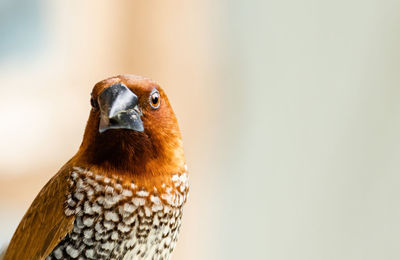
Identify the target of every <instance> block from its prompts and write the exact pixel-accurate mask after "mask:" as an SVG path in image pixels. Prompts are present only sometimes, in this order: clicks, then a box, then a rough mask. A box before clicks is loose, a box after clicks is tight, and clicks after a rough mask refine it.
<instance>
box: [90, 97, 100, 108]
mask: <svg viewBox="0 0 400 260" xmlns="http://www.w3.org/2000/svg"><path fill="white" fill-rule="evenodd" d="M90 104H91V105H92V107H93V108H94V109H97V107H98V105H97V102H96V100H94V98H91V99H90Z"/></svg>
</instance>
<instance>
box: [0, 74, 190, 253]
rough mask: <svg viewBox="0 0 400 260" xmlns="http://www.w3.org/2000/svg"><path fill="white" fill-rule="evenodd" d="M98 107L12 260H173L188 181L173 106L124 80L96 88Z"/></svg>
mask: <svg viewBox="0 0 400 260" xmlns="http://www.w3.org/2000/svg"><path fill="white" fill-rule="evenodd" d="M132 93H134V94H132ZM154 93H156V94H154ZM136 95H137V96H136ZM93 99H94V100H93ZM155 101H157V102H155ZM148 102H150V105H149V104H148ZM92 106H93V108H92V111H91V114H90V117H89V121H88V124H87V127H86V131H85V135H84V139H83V142H82V145H81V147H80V149H79V151H78V153H77V154H76V155H75V156H74V157H73V158H72V159H71V160H70V161H69V162H67V164H66V165H65V166H64V167H62V168H61V170H60V171H59V172H58V173H57V174H56V175H55V176H54V177H53V178H52V179H51V180H50V181H49V182H48V183H47V185H46V186H45V187H44V188H43V189H42V191H41V192H40V193H39V195H38V196H37V197H36V199H35V200H34V202H33V203H32V205H31V207H30V208H29V209H28V212H27V213H26V214H25V216H24V218H23V219H22V221H21V223H20V225H19V226H18V228H17V230H16V232H15V234H14V236H13V238H12V240H11V242H10V245H9V247H8V249H7V251H6V254H5V258H4V259H5V260H9V259H17V260H18V259H136V260H147V259H148V260H150V259H154V260H156V259H159V260H161V259H164V260H166V259H169V257H170V255H171V252H172V251H173V249H174V246H175V243H176V241H177V236H178V232H179V228H180V225H181V217H182V206H183V204H184V203H185V202H186V197H187V192H188V176H187V168H186V165H185V159H184V155H183V148H182V142H181V137H180V133H179V129H178V126H177V122H176V118H175V115H174V113H173V111H172V109H171V108H170V105H169V102H168V99H167V98H166V96H165V94H164V93H163V91H162V90H161V88H159V87H158V85H156V84H155V83H154V82H152V81H150V80H147V79H143V78H140V77H136V76H118V77H114V78H110V79H107V80H105V81H102V82H100V83H98V84H97V85H96V86H95V88H94V90H93V92H92ZM115 111H116V112H115ZM113 113H114V114H113ZM111 114H113V115H112V116H111ZM126 115H128V116H126ZM115 118H116V119H115Z"/></svg>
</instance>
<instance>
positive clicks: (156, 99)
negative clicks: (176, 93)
mask: <svg viewBox="0 0 400 260" xmlns="http://www.w3.org/2000/svg"><path fill="white" fill-rule="evenodd" d="M149 103H150V105H151V107H152V108H154V109H157V108H159V107H160V93H159V92H158V91H157V90H156V89H155V90H153V92H151V94H150V100H149Z"/></svg>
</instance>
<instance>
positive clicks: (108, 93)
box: [76, 75, 185, 175]
mask: <svg viewBox="0 0 400 260" xmlns="http://www.w3.org/2000/svg"><path fill="white" fill-rule="evenodd" d="M91 106H92V108H91V111H90V116H89V120H88V123H87V126H86V130H85V134H84V138H83V142H82V145H81V147H80V150H79V152H78V154H77V156H76V157H77V158H79V162H80V163H83V164H85V165H86V167H88V168H100V169H101V170H105V171H109V172H113V171H114V172H115V171H118V172H125V173H126V174H133V175H140V174H142V173H143V172H145V173H146V174H153V175H157V174H163V172H174V171H177V170H178V169H181V168H183V167H184V163H185V159H184V155H183V147H182V140H181V135H180V131H179V127H178V123H177V119H176V117H175V114H174V112H173V110H172V107H171V105H170V103H169V101H168V98H167V96H166V94H165V92H164V91H163V90H162V89H161V87H160V86H159V85H158V84H157V83H155V82H154V81H152V80H150V79H146V78H142V77H138V76H133V75H120V76H116V77H112V78H109V79H106V80H103V81H100V82H99V83H97V84H96V85H95V86H94V88H93V91H92V94H91Z"/></svg>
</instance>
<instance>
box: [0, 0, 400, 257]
mask: <svg viewBox="0 0 400 260" xmlns="http://www.w3.org/2000/svg"><path fill="white" fill-rule="evenodd" d="M399 23H400V1H398V0H367V1H365V0H337V1H325V0H322V1H320V0H303V1H296V0H279V1H278V0H267V1H255V0H250V1H227V0H220V1H211V0H203V1H177V0H172V1H154V0H146V1H141V0H139V1H128V0H127V1H105V0H96V1H76V0H70V1H50V0H1V1H0V35H1V40H0V82H1V84H0V93H1V94H0V97H1V101H0V111H1V121H2V122H1V124H0V147H1V149H0V244H1V245H5V244H6V243H7V241H8V240H9V239H10V238H11V236H12V234H13V232H14V230H15V228H16V226H17V224H18V223H19V221H20V219H21V217H22V216H23V214H24V212H25V211H26V210H27V208H28V207H29V205H30V203H31V202H32V201H33V199H34V197H35V196H36V194H37V193H38V192H39V190H40V189H41V188H42V187H43V185H44V184H45V183H46V182H47V180H48V179H49V178H50V177H51V176H52V175H53V174H55V173H56V172H57V170H58V169H59V168H60V167H61V166H62V165H63V164H64V163H65V162H66V161H67V160H68V159H69V158H70V157H71V156H72V155H73V154H74V153H75V152H76V151H77V149H78V147H79V145H80V142H81V139H82V135H83V130H84V127H85V124H86V120H87V117H88V114H89V109H90V103H89V99H90V91H91V88H92V87H93V85H94V84H95V83H96V82H97V81H100V80H102V79H104V78H107V77H109V76H113V75H116V74H122V73H132V74H138V75H142V76H146V77H150V78H152V79H154V80H156V81H158V82H159V83H160V84H161V86H163V88H164V89H165V90H166V92H167V93H168V96H169V99H170V101H171V103H172V104H173V107H174V110H175V112H176V114H177V116H178V119H179V122H180V127H181V131H182V134H183V139H184V144H185V150H186V156H187V161H188V166H189V170H190V174H191V177H190V178H191V194H190V198H189V201H188V204H187V206H186V209H185V213H184V222H183V229H182V232H181V234H180V239H179V242H178V244H177V248H176V250H175V253H174V256H173V259H175V260H183V259H192V260H203V259H210V260H211V259H215V260H217V259H238V260H239V259H274V260H283V259H287V260H292V259H301V260H303V259H304V260H320V259H332V260H336V259H349V260H350V259H351V260H354V259H363V260H365V259H371V260H372V259H386V260H389V259H399V258H400V251H399V243H400V207H399V201H400V188H399V187H400V174H399V171H400V159H399V158H400V102H399V99H400V47H399V46H400V30H399Z"/></svg>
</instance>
